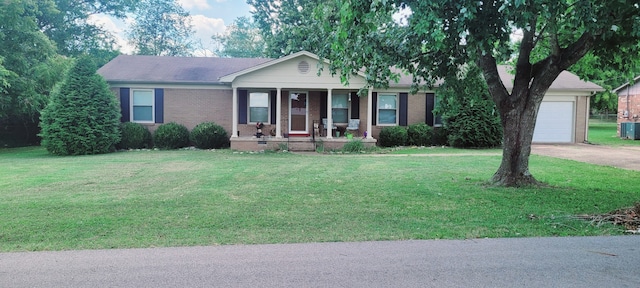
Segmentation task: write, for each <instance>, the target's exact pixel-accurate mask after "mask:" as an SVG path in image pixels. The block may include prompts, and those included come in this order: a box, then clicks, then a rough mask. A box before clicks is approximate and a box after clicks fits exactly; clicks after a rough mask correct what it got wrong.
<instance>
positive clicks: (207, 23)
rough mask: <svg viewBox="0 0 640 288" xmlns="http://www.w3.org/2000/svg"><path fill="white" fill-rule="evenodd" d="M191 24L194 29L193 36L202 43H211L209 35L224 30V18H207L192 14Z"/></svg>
mask: <svg viewBox="0 0 640 288" xmlns="http://www.w3.org/2000/svg"><path fill="white" fill-rule="evenodd" d="M191 19H192V24H193V28H194V30H195V32H196V33H195V35H194V38H195V39H196V40H199V41H202V45H205V46H206V45H209V44H210V43H211V36H213V35H215V34H219V33H222V32H224V30H225V28H226V27H225V25H224V20H222V19H220V18H209V17H207V16H204V15H192V16H191Z"/></svg>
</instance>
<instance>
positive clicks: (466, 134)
mask: <svg viewBox="0 0 640 288" xmlns="http://www.w3.org/2000/svg"><path fill="white" fill-rule="evenodd" d="M437 93H438V96H440V97H441V101H440V102H439V106H440V107H436V109H439V110H440V112H441V113H442V121H443V123H444V126H445V127H446V129H447V132H448V136H447V138H448V143H449V145H451V146H453V147H460V148H487V147H495V146H499V145H500V144H501V142H502V125H501V123H500V117H499V115H498V112H497V110H496V106H495V104H494V103H493V101H492V100H491V96H490V95H489V89H488V88H487V84H486V82H485V81H484V79H483V78H482V73H481V71H480V68H478V67H477V66H476V65H473V64H470V65H468V66H467V67H466V68H465V69H464V70H463V71H462V72H461V73H460V74H459V75H457V76H456V77H447V78H445V80H444V83H443V84H442V85H440V89H438V91H437Z"/></svg>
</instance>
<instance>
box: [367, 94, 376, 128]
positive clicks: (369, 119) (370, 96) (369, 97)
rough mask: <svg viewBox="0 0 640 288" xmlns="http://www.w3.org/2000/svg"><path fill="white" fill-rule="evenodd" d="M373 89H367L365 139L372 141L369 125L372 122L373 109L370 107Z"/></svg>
mask: <svg viewBox="0 0 640 288" xmlns="http://www.w3.org/2000/svg"><path fill="white" fill-rule="evenodd" d="M372 98H373V87H369V90H368V92H367V131H366V132H367V139H373V136H371V134H373V133H371V123H372V121H373V119H371V114H372V113H371V111H372V110H371V109H375V108H373V107H371V106H372V105H373V99H372Z"/></svg>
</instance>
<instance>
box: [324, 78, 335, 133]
mask: <svg viewBox="0 0 640 288" xmlns="http://www.w3.org/2000/svg"><path fill="white" fill-rule="evenodd" d="M331 105H332V104H331V88H329V89H327V127H325V128H326V129H327V139H332V138H333V135H331V134H333V129H331V128H332V127H333V116H332V115H331Z"/></svg>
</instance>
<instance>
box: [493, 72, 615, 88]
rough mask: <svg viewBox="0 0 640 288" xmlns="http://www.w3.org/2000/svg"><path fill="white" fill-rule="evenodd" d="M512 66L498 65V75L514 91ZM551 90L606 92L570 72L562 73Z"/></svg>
mask: <svg viewBox="0 0 640 288" xmlns="http://www.w3.org/2000/svg"><path fill="white" fill-rule="evenodd" d="M510 69H511V66H509V65H498V74H500V79H501V80H502V83H504V86H505V88H507V90H511V89H513V80H514V78H515V75H513V74H512V73H511V72H510ZM549 90H572V91H588V92H592V91H604V88H602V87H600V86H599V85H597V84H595V83H593V82H589V81H584V80H581V79H580V77H578V76H577V75H575V74H573V73H571V72H569V71H562V72H561V73H560V75H558V78H556V80H554V81H553V83H552V84H551V87H549Z"/></svg>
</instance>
